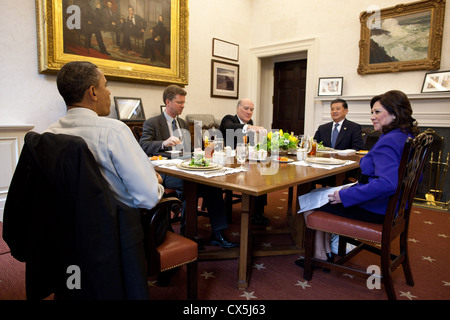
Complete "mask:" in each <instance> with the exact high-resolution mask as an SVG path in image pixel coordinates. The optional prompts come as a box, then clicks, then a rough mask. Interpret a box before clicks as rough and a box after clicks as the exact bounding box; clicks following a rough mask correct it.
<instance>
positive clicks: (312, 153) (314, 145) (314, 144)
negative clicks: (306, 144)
mask: <svg viewBox="0 0 450 320" xmlns="http://www.w3.org/2000/svg"><path fill="white" fill-rule="evenodd" d="M310 145H311V151H310V152H309V153H308V156H310V157H316V156H317V141H316V139H313V138H310Z"/></svg>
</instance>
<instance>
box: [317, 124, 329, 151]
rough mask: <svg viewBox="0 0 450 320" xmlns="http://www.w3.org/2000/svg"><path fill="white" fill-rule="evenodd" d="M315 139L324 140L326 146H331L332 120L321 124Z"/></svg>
mask: <svg viewBox="0 0 450 320" xmlns="http://www.w3.org/2000/svg"><path fill="white" fill-rule="evenodd" d="M314 139H315V140H316V141H317V143H320V142H322V144H323V146H324V147H331V122H329V123H325V124H322V125H320V126H319V128H317V131H316V134H315V135H314Z"/></svg>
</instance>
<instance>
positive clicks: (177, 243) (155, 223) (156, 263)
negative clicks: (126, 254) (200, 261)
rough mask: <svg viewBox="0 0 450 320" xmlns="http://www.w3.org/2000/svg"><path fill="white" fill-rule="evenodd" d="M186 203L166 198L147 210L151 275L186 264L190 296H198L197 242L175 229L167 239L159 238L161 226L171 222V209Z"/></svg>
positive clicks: (175, 209) (148, 256)
mask: <svg viewBox="0 0 450 320" xmlns="http://www.w3.org/2000/svg"><path fill="white" fill-rule="evenodd" d="M182 206H183V204H182V202H181V201H180V200H179V199H177V198H174V197H170V198H162V199H161V200H160V202H159V203H158V204H157V205H156V207H155V208H153V209H152V210H145V211H144V213H143V224H144V231H145V235H146V237H145V253H146V259H147V275H148V276H153V275H156V274H158V273H159V272H163V271H167V270H171V269H174V268H177V267H180V266H183V265H186V267H187V298H188V299H191V300H196V299H197V287H198V284H197V281H198V274H197V272H198V271H197V270H198V266H197V257H198V249H197V243H196V242H194V241H192V240H190V239H188V238H185V237H183V236H180V235H178V234H176V233H174V232H172V231H167V233H166V234H165V237H164V239H163V240H162V241H161V240H160V241H158V238H161V232H160V230H158V228H160V227H161V226H163V225H167V224H168V223H169V222H168V217H169V215H170V212H171V211H181V209H182ZM158 242H161V243H158Z"/></svg>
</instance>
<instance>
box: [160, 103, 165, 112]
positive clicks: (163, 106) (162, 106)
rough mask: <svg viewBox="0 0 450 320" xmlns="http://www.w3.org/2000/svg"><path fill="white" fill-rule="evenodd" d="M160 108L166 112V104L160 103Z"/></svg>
mask: <svg viewBox="0 0 450 320" xmlns="http://www.w3.org/2000/svg"><path fill="white" fill-rule="evenodd" d="M159 108H160V109H161V113H164V111H166V106H165V105H164V104H162V105H160V106H159Z"/></svg>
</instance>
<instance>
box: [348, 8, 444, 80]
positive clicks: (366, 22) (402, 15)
mask: <svg viewBox="0 0 450 320" xmlns="http://www.w3.org/2000/svg"><path fill="white" fill-rule="evenodd" d="M444 16H445V0H427V1H417V2H413V3H408V4H398V5H396V6H393V7H390V8H386V9H380V10H377V9H375V10H368V11H364V12H361V14H360V22H361V40H360V41H359V53H360V56H359V65H358V69H357V71H358V74H360V75H364V74H373V73H386V72H401V71H413V70H437V69H439V67H440V63H441V48H442V35H443V29H444ZM412 25H414V26H416V27H417V28H415V29H414V31H412V28H408V27H409V26H412ZM394 28H396V29H394ZM399 29H401V30H399ZM394 30H399V31H401V32H402V33H403V34H402V35H403V37H402V38H401V39H400V38H398V39H397V38H396V35H397V32H396V31H394ZM408 32H409V33H410V34H411V37H408ZM405 35H406V37H405ZM408 39H409V40H408ZM410 40H411V41H410ZM412 40H415V41H412ZM417 40H419V41H417ZM427 40H428V41H427Z"/></svg>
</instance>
